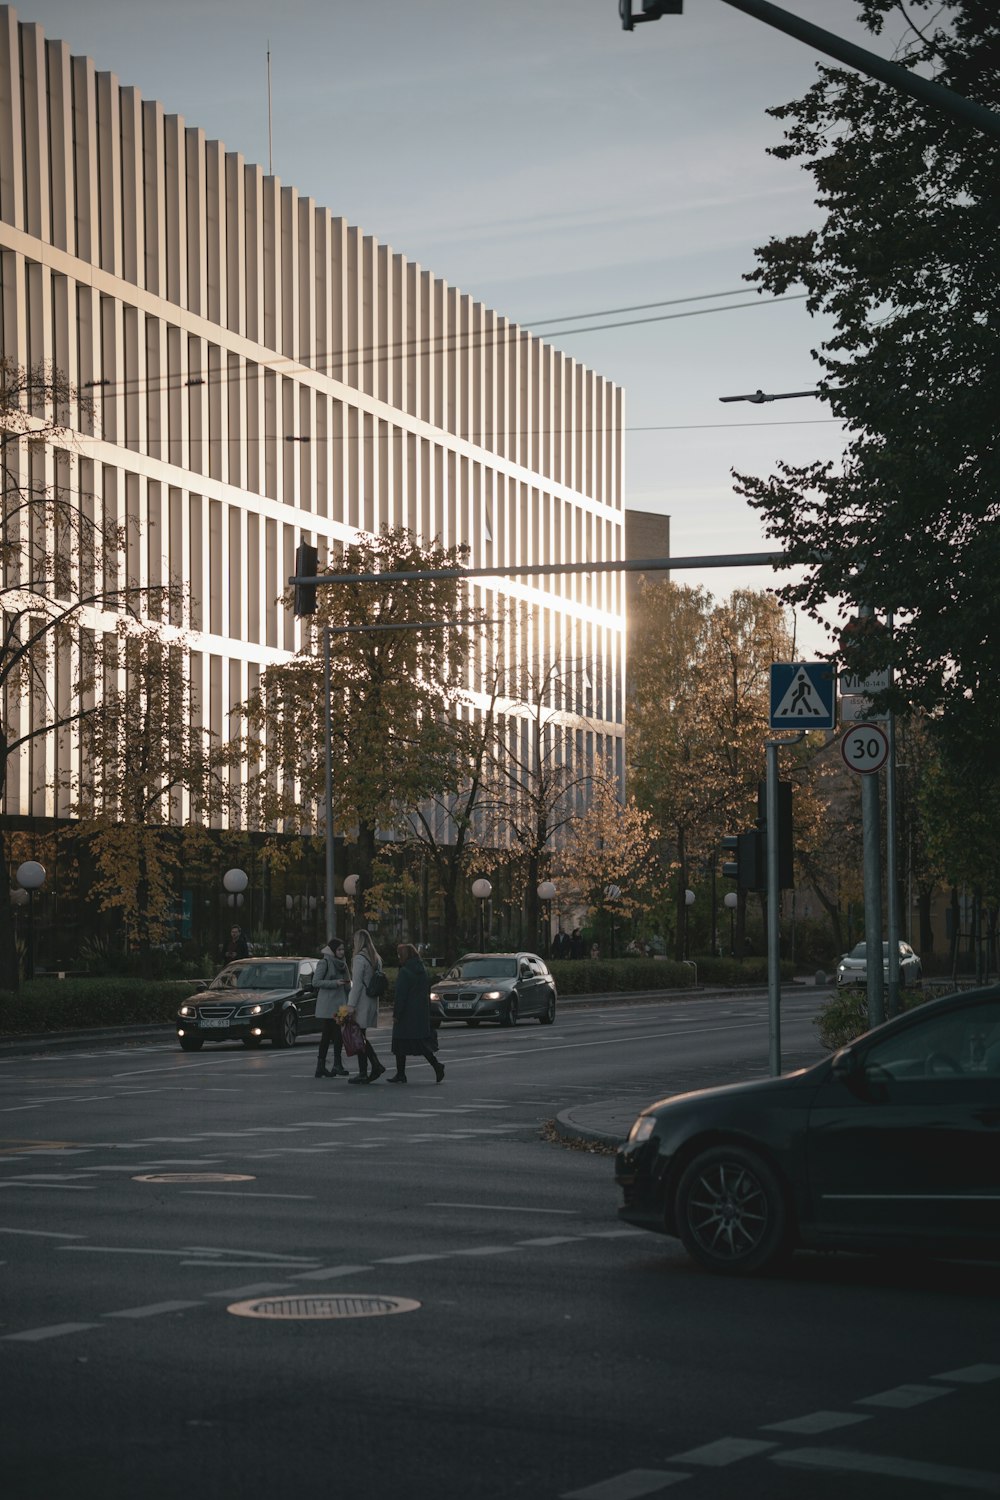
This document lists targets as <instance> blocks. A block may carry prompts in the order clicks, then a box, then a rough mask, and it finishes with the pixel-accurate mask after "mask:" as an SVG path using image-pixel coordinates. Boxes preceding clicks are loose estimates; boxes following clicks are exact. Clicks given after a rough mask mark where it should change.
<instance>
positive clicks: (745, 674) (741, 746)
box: [629, 583, 791, 957]
mask: <svg viewBox="0 0 1000 1500" xmlns="http://www.w3.org/2000/svg"><path fill="white" fill-rule="evenodd" d="M790 659H791V640H790V637H789V634H788V630H787V626H786V624H785V620H784V615H783V612H782V610H781V608H780V606H779V605H778V603H777V602H776V601H775V599H774V598H773V597H772V596H771V595H769V594H763V593H755V592H752V591H749V590H738V591H736V592H735V593H734V594H733V596H732V599H731V600H730V601H729V602H728V603H723V604H716V603H715V601H714V600H713V599H712V597H711V595H710V594H708V593H706V592H705V590H704V589H700V588H699V589H696V588H690V587H688V586H682V585H678V584H674V583H653V584H649V583H647V584H646V585H645V586H644V587H643V590H642V593H641V595H640V604H639V610H638V616H637V621H636V628H635V632H634V640H633V645H632V651H631V660H630V675H631V680H632V688H631V698H630V705H629V723H630V736H629V763H630V775H631V778H632V781H631V784H632V785H633V786H634V788H635V795H636V799H637V801H638V802H639V804H640V806H641V807H643V808H645V809H647V810H648V811H649V812H650V813H651V814H652V816H653V818H654V820H655V822H656V823H657V824H658V826H659V827H660V828H661V829H662V830H663V833H664V836H665V837H666V838H667V839H668V840H669V844H670V847H671V856H672V861H673V865H674V868H675V870H676V872H677V885H676V902H677V925H676V932H677V943H678V957H683V954H682V953H681V951H680V948H681V944H682V938H681V933H682V930H683V921H684V910H683V902H684V893H685V891H686V889H687V887H688V884H689V871H690V869H691V868H692V866H695V867H696V866H697V865H698V864H702V865H707V864H708V863H709V862H710V861H711V860H712V859H713V858H714V855H715V853H716V851H717V850H718V848H719V844H720V840H721V838H722V836H723V835H724V834H726V833H732V832H734V831H737V830H738V829H739V828H742V827H746V826H748V825H749V824H752V823H753V821H754V819H755V818H756V804H757V785H758V782H759V781H760V778H761V776H762V774H763V768H764V741H765V739H766V738H767V737H768V734H769V730H768V727H767V725H768V717H769V705H770V699H769V694H770V666H771V663H772V662H775V661H782V660H790ZM740 918H741V927H742V918H743V906H742V899H741V907H740Z"/></svg>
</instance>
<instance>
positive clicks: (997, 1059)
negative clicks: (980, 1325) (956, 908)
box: [615, 985, 1000, 1274]
mask: <svg viewBox="0 0 1000 1500" xmlns="http://www.w3.org/2000/svg"><path fill="white" fill-rule="evenodd" d="M615 1177H616V1180H617V1182H618V1184H619V1186H620V1188H621V1190H622V1193H623V1195H624V1201H623V1203H622V1205H621V1206H620V1208H619V1210H618V1213H619V1217H620V1218H622V1219H624V1220H625V1221H626V1223H629V1224H636V1225H639V1226H640V1227H641V1228H644V1229H652V1230H656V1231H658V1232H659V1233H661V1234H668V1235H673V1236H675V1237H677V1238H679V1239H680V1240H681V1241H682V1242H683V1244H684V1246H685V1248H686V1249H687V1251H688V1253H689V1254H690V1255H691V1256H693V1257H694V1259H695V1260H697V1261H699V1262H700V1263H701V1264H702V1265H703V1266H706V1267H707V1268H708V1269H709V1270H711V1271H719V1272H727V1273H730V1274H738V1273H744V1274H748V1273H752V1272H755V1271H760V1270H762V1269H763V1268H764V1267H765V1266H767V1265H768V1264H770V1263H771V1262H773V1261H775V1260H776V1259H777V1258H778V1257H779V1256H780V1255H781V1254H782V1253H783V1252H785V1251H788V1250H790V1249H792V1248H794V1247H796V1246H808V1247H813V1248H822V1249H828V1250H829V1249H847V1250H867V1251H871V1250H888V1249H892V1250H905V1249H923V1250H926V1251H930V1252H933V1253H939V1254H941V1253H943V1254H949V1255H957V1256H962V1255H985V1256H989V1257H993V1256H1000V985H994V986H992V987H991V988H988V989H980V990H972V991H968V992H966V993H965V994H956V995H948V996H946V997H945V998H944V999H941V1000H935V1001H931V1002H929V1003H928V1004H926V1005H922V1006H919V1007H918V1008H917V1009H915V1010H911V1011H908V1012H907V1013H906V1014H905V1015H902V1016H897V1017H896V1018H895V1019H894V1020H892V1021H888V1022H887V1023H886V1024H885V1025H884V1026H879V1027H877V1028H876V1029H875V1030H874V1031H870V1032H868V1033H867V1034H866V1035H865V1036H862V1037H859V1038H857V1040H856V1041H853V1042H852V1043H851V1044H850V1045H849V1046H847V1047H842V1048H841V1050H840V1051H839V1052H836V1053H834V1055H833V1057H831V1058H827V1059H826V1060H824V1061H823V1062H821V1063H818V1064H817V1065H816V1066H815V1067H812V1068H805V1069H803V1070H802V1071H801V1072H797V1073H789V1074H787V1075H786V1076H784V1077H781V1078H773V1079H765V1080H760V1081H755V1082H753V1083H740V1084H734V1085H731V1086H729V1087H726V1088H714V1089H702V1090H700V1091H699V1092H697V1093H692V1094H679V1095H676V1096H675V1097H673V1098H669V1099H663V1100H661V1101H660V1102H659V1103H658V1104H653V1105H651V1106H650V1107H649V1108H648V1109H646V1110H644V1111H643V1112H642V1114H641V1115H640V1116H639V1118H638V1119H637V1120H636V1122H635V1124H634V1125H633V1126H632V1130H631V1132H630V1134H629V1138H628V1140H627V1141H626V1142H625V1144H624V1145H623V1146H622V1147H621V1148H620V1149H619V1151H618V1155H617V1160H616V1164H615Z"/></svg>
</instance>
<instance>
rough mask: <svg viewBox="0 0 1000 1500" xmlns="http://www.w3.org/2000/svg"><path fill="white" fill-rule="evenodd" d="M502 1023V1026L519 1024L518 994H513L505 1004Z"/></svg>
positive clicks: (501, 1017)
mask: <svg viewBox="0 0 1000 1500" xmlns="http://www.w3.org/2000/svg"><path fill="white" fill-rule="evenodd" d="M500 1025H501V1026H516V1025H517V996H516V995H511V997H510V999H509V1000H508V1001H507V1004H506V1005H505V1006H504V1008H503V1011H502V1012H501V1014H500Z"/></svg>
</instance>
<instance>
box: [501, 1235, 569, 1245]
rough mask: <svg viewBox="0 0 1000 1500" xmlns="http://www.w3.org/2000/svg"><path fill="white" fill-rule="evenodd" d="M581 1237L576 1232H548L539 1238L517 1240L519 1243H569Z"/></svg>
mask: <svg viewBox="0 0 1000 1500" xmlns="http://www.w3.org/2000/svg"><path fill="white" fill-rule="evenodd" d="M580 1238H581V1236H580V1235H578V1234H549V1235H546V1236H545V1237H544V1238H543V1239H540V1240H518V1242H517V1243H518V1244H519V1245H569V1244H572V1243H573V1242H574V1241H575V1240H579V1239H580Z"/></svg>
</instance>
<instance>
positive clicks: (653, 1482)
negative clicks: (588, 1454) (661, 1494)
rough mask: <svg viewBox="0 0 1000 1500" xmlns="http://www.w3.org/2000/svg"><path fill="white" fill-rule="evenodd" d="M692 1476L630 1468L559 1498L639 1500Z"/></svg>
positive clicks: (560, 1499) (568, 1499) (667, 1471)
mask: <svg viewBox="0 0 1000 1500" xmlns="http://www.w3.org/2000/svg"><path fill="white" fill-rule="evenodd" d="M690 1478H691V1475H690V1474H678V1473H677V1472H676V1471H675V1470H672V1469H629V1470H628V1471H627V1473H625V1474H616V1475H615V1477H614V1478H613V1479H602V1480H601V1481H600V1482H599V1483H598V1484H588V1485H586V1486H585V1487H584V1488H583V1489H582V1490H563V1492H562V1494H561V1495H560V1497H559V1500H639V1496H640V1495H655V1494H656V1493H657V1492H658V1491H659V1490H665V1489H667V1488H669V1486H670V1485H672V1484H677V1483H678V1482H679V1481H680V1480H682V1479H690Z"/></svg>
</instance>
